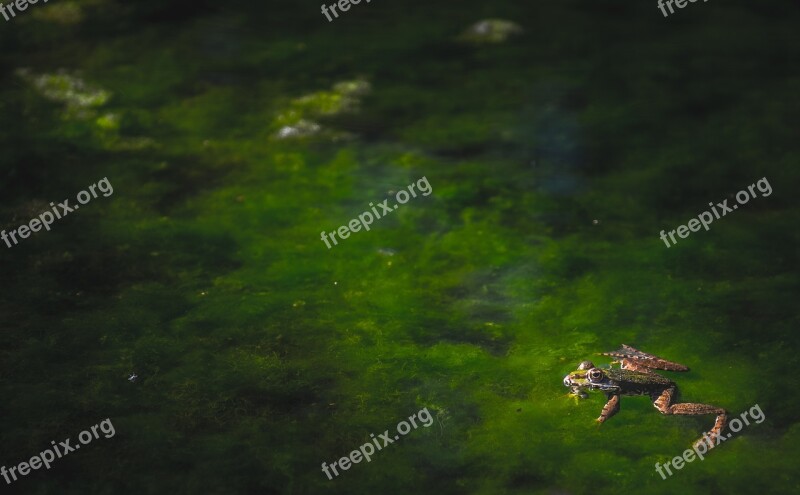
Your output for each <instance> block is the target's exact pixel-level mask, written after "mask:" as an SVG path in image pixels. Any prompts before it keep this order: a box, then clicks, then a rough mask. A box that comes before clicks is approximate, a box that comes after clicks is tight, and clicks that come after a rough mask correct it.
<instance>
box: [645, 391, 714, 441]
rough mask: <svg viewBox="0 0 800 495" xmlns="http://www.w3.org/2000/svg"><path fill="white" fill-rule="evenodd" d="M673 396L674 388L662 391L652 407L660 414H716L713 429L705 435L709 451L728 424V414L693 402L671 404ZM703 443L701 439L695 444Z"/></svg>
mask: <svg viewBox="0 0 800 495" xmlns="http://www.w3.org/2000/svg"><path fill="white" fill-rule="evenodd" d="M674 394H675V387H669V388H668V389H666V390H664V392H662V393H661V394H660V395H658V396H657V397H656V398H655V399H654V400H653V406H655V408H656V409H658V410H659V412H661V413H662V414H667V415H669V414H679V415H691V416H694V415H699V414H716V415H717V419H716V421H714V427H713V428H711V430H709V431H708V433H706V435H707V436H708V438H709V439H710V440H709V441H708V442H706V443H707V444H708V449H709V450H711V449H713V448H714V447H715V445H717V444H719V441H717V443H716V444H715V443H714V442H713V440H714V439H715V438H716V437H717V436H720V435H721V434H722V430H723V429H724V428H725V425H727V424H728V412H727V411H725V409H722V408H721V407H716V406H710V405H708V404H697V403H694V402H684V403H682V404H672V396H673V395H674ZM701 441H704V440H703V439H702V438H701V439H700V440H698V441H697V442H695V443H698V442H701Z"/></svg>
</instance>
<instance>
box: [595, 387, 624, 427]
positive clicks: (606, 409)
mask: <svg viewBox="0 0 800 495" xmlns="http://www.w3.org/2000/svg"><path fill="white" fill-rule="evenodd" d="M618 412H619V395H617V394H614V395H609V396H608V402H606V405H605V406H603V410H602V411H601V412H600V417H599V418H597V421H598V422H599V423H605V421H606V420H607V419H608V418H610V417H611V416H613V415H615V414H617V413H618Z"/></svg>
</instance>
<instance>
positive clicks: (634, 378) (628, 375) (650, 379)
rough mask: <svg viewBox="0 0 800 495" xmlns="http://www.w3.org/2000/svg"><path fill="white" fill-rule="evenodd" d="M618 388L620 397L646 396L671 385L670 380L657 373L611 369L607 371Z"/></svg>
mask: <svg viewBox="0 0 800 495" xmlns="http://www.w3.org/2000/svg"><path fill="white" fill-rule="evenodd" d="M607 372H608V374H609V375H610V376H611V378H612V379H613V380H614V381H616V382H617V383H618V384H619V386H620V394H622V395H648V394H651V393H652V392H654V391H659V390H663V389H664V388H666V387H669V386H670V385H673V382H672V380H670V379H668V378H664V377H663V376H661V375H659V374H658V373H654V372H641V371H632V370H622V369H612V370H608V371H607Z"/></svg>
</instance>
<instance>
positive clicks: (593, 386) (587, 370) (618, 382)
mask: <svg viewBox="0 0 800 495" xmlns="http://www.w3.org/2000/svg"><path fill="white" fill-rule="evenodd" d="M600 355H602V356H611V357H612V358H614V361H612V362H611V366H610V367H609V368H598V367H596V366H595V365H594V363H592V362H591V361H583V362H582V363H580V364H579V365H578V369H577V370H576V371H573V372H571V373H569V374H568V375H567V376H565V377H564V386H566V387H568V388H569V389H570V395H573V396H576V397H578V398H580V399H585V398H587V397H588V394H587V393H586V391H587V390H589V391H600V392H603V393H605V395H606V404H605V405H604V406H603V410H602V411H601V412H600V416H599V417H598V418H597V422H598V423H600V424H602V423H604V422H606V421H607V420H608V419H610V418H611V417H612V416H614V415H615V414H617V413H618V412H619V409H620V397H621V396H637V395H646V396H649V397H650V400H651V401H652V402H653V406H654V407H655V408H656V409H658V411H659V412H660V413H661V414H664V415H705V414H716V415H717V417H716V420H715V421H714V426H713V427H712V428H711V430H709V431H708V432H707V433H706V434H705V435H704V436H703V437H701V438H700V439H699V440H697V441H695V442H694V445H695V446H697V445H698V444H700V443H706V444H707V446H708V449H709V450H710V449H712V448H714V447H715V445H717V444H719V439H718V440H717V442H716V444H715V443H714V442H713V440H714V439H716V438H717V437H718V436H720V435H722V430H723V429H725V426H726V425H727V423H728V412H727V411H726V410H725V409H723V408H721V407H717V406H712V405H708V404H699V403H694V402H683V403H675V402H674V399H675V394H676V393H677V385H676V384H675V382H673V381H672V380H670V379H668V378H665V377H663V376H661V375H659V374H658V373H656V372H655V371H653V370H665V371H678V372H685V371H689V368H688V367H687V366H684V365H682V364H678V363H674V362H672V361H667V360H666V359H663V358H660V357H658V356H655V355H653V354H648V353H646V352H642V351H640V350H638V349H636V348H634V347H632V346H629V345H626V344H622V347H620V349H618V350H616V351H611V352H603V353H601V354H600ZM615 364H619V365H620V366H619V368H618V369H615V368H613V365H615Z"/></svg>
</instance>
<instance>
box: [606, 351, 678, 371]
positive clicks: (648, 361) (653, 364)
mask: <svg viewBox="0 0 800 495" xmlns="http://www.w3.org/2000/svg"><path fill="white" fill-rule="evenodd" d="M602 355H603V356H611V357H614V358H617V360H618V361H619V362H620V363H622V366H621V367H622V369H624V370H625V369H627V370H632V371H643V372H647V371H648V368H649V369H654V370H667V371H689V368H688V367H687V366H684V365H682V364H678V363H673V362H672V361H667V360H666V359H663V358H660V357H658V356H654V355H653V354H648V353H646V352H642V351H640V350H639V349H636V348H634V347H631V346H629V345H625V344H622V347H620V348H619V349H617V350H616V351H612V352H604V353H602Z"/></svg>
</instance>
